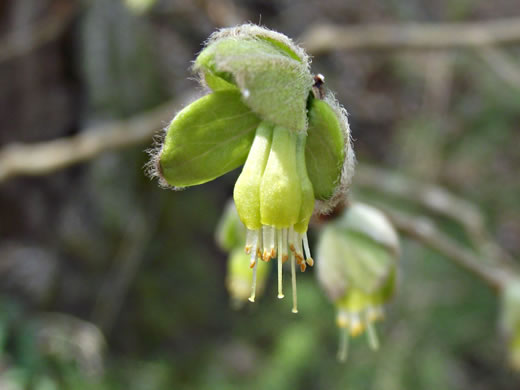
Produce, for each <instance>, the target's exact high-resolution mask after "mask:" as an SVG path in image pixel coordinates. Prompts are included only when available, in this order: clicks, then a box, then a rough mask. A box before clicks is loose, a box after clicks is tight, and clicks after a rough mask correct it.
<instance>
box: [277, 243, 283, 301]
mask: <svg viewBox="0 0 520 390" xmlns="http://www.w3.org/2000/svg"><path fill="white" fill-rule="evenodd" d="M282 245H283V237H282V235H281V234H279V235H278V247H281V246H282ZM282 257H283V255H282V253H281V252H280V253H279V256H278V299H282V298H283V297H284V295H283V284H282Z"/></svg>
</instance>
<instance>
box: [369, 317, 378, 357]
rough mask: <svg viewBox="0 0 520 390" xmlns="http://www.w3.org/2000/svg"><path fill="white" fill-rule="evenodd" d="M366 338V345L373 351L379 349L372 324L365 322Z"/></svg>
mask: <svg viewBox="0 0 520 390" xmlns="http://www.w3.org/2000/svg"><path fill="white" fill-rule="evenodd" d="M367 337H368V345H370V348H372V349H373V350H374V351H375V350H377V349H379V339H378V337H377V332H376V327H375V326H374V323H373V322H370V321H367Z"/></svg>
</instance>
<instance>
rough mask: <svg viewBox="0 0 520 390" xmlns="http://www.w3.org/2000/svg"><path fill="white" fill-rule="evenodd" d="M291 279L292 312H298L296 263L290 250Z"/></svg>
mask: <svg viewBox="0 0 520 390" xmlns="http://www.w3.org/2000/svg"><path fill="white" fill-rule="evenodd" d="M290 257H291V280H292V297H293V307H292V312H293V313H298V293H297V291H296V269H295V268H296V265H295V260H294V253H292V252H291V255H290Z"/></svg>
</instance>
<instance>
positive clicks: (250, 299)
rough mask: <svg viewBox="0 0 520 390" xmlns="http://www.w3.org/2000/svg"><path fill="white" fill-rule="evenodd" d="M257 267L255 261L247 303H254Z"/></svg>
mask: <svg viewBox="0 0 520 390" xmlns="http://www.w3.org/2000/svg"><path fill="white" fill-rule="evenodd" d="M257 267H258V261H255V264H254V267H253V282H252V283H251V296H250V297H249V302H254V301H255V297H256V268H257Z"/></svg>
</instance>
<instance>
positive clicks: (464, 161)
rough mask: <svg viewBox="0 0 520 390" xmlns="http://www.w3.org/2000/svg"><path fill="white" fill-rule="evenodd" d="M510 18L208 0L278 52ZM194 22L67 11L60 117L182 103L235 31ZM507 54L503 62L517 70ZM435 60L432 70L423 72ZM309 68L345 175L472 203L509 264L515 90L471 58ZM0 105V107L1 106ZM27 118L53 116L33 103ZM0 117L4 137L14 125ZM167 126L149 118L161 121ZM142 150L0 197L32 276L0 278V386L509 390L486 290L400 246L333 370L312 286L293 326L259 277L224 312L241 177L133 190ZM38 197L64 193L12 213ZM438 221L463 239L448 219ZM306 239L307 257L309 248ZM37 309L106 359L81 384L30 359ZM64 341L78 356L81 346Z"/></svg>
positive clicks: (514, 8)
mask: <svg viewBox="0 0 520 390" xmlns="http://www.w3.org/2000/svg"><path fill="white" fill-rule="evenodd" d="M24 1H25V2H28V3H30V1H29V0H24ZM24 1H21V2H20V3H23V2H24ZM11 3H12V4H10V6H11V7H15V5H13V4H14V3H16V2H11ZM45 3H46V4H47V5H49V4H51V3H60V2H59V1H56V2H53V1H51V0H48V1H46V2H45ZM128 3H130V2H128ZM512 3H514V2H507V1H497V2H493V6H490V5H489V4H490V3H489V2H486V1H484V0H479V1H473V2H470V1H466V0H457V1H450V2H448V1H438V2H430V1H419V2H413V1H389V2H376V1H366V2H362V3H361V2H344V1H340V0H328V1H311V0H309V1H291V0H283V1H254V0H251V1H214V2H213V1H212V2H211V4H213V7H217V8H218V7H223V8H222V9H223V10H224V11H226V10H228V11H229V10H231V11H233V12H236V13H237V15H238V17H239V19H240V20H238V22H242V21H247V20H252V21H257V20H258V19H259V17H260V15H261V21H262V24H264V25H266V26H267V27H270V28H273V29H275V30H278V31H281V32H284V33H286V34H287V35H289V36H291V37H298V36H299V35H301V34H302V33H303V32H304V31H305V29H306V27H308V26H309V25H310V24H311V23H313V22H318V21H319V22H331V23H336V24H349V23H365V22H404V21H418V22H421V21H469V20H481V19H488V18H498V17H509V16H513V15H515V14H516V15H520V5H511V4H512ZM209 5H210V2H209V1H194V2H191V1H167V0H161V1H157V2H156V3H155V4H153V5H152V6H151V8H148V9H147V10H146V11H143V12H141V13H135V12H134V11H132V9H131V8H128V7H127V6H126V5H125V4H124V3H123V2H122V1H111V2H107V1H102V0H92V1H88V2H87V1H85V2H82V3H81V4H80V3H78V7H80V12H79V13H78V16H77V18H76V20H75V21H74V24H73V26H72V27H71V29H70V30H67V31H66V34H68V35H67V42H68V45H69V46H67V47H68V49H67V50H69V53H72V54H71V57H70V59H71V61H72V62H71V63H70V64H69V66H71V67H72V68H73V72H75V74H76V75H77V79H75V82H76V83H77V85H78V86H80V88H79V89H78V90H77V91H76V92H75V93H76V94H77V95H78V96H77V97H78V99H79V100H80V101H81V104H80V108H79V109H76V111H74V115H75V120H76V121H77V123H78V126H79V128H83V127H85V126H86V124H88V123H95V122H98V121H99V122H101V121H105V120H111V119H120V118H127V117H130V116H132V115H134V114H137V113H139V112H141V111H144V110H147V109H150V108H152V107H154V106H156V105H157V104H159V103H161V102H163V101H165V100H166V99H168V98H172V97H179V96H181V95H182V94H183V93H185V92H186V91H189V90H194V91H197V90H198V88H199V87H198V86H197V84H196V83H195V81H193V80H191V79H189V77H190V76H191V75H190V73H189V66H190V61H191V60H193V59H194V58H195V54H196V53H197V52H198V51H199V50H200V48H201V46H200V44H201V42H203V41H204V39H206V37H207V36H208V35H209V34H210V33H211V32H212V31H213V30H214V29H215V28H216V27H218V24H219V23H220V22H222V20H224V19H226V17H228V18H231V17H232V15H229V14H228V15H227V16H226V15H225V17H222V16H219V15H221V14H219V13H218V12H217V11H216V10H217V8H212V7H211V6H209ZM226 7H227V8H226ZM0 8H1V7H0ZM226 20H229V19H226ZM517 49H518V48H517V47H514V48H511V49H510V50H511V54H512V56H516V58H518V50H517ZM439 56H444V57H443V58H444V60H445V61H447V64H448V65H446V63H443V62H442V61H441V65H435V64H437V63H438V58H439ZM436 66H448V70H447V72H449V76H446V77H447V78H448V79H449V80H448V81H446V80H441V81H440V83H444V84H442V85H443V86H444V87H445V88H447V90H448V92H445V93H444V95H442V94H441V98H436V97H435V96H436V95H435V93H433V95H432V92H431V88H435V86H434V87H432V86H431V84H432V83H435V81H433V82H432V81H431V80H429V76H431V74H432V73H433V74H435V73H436V72H440V70H439V68H438V67H436ZM443 69H444V68H443ZM313 70H314V71H315V72H320V73H323V74H324V75H325V76H326V85H329V86H330V87H331V89H333V90H335V91H337V96H338V99H339V101H340V102H341V103H342V104H344V105H345V107H347V108H348V111H349V113H350V115H351V116H350V119H351V127H352V131H353V137H354V140H355V148H356V152H357V158H358V160H359V161H361V162H368V163H371V164H375V165H378V166H383V167H385V168H390V169H395V170H396V171H398V172H400V173H403V174H406V175H409V176H410V177H413V178H420V179H421V180H424V181H428V182H432V183H437V184H440V185H442V186H444V187H446V188H448V189H450V190H451V191H453V192H455V193H457V194H459V195H461V196H463V197H465V198H468V199H470V200H471V201H473V202H474V203H475V204H477V205H478V206H479V208H480V209H481V210H482V212H483V214H484V215H485V217H486V219H487V221H488V222H489V225H488V228H489V230H490V232H491V234H492V235H493V237H494V238H495V239H496V240H497V242H498V243H499V244H500V245H501V246H502V247H504V248H505V249H507V250H508V251H509V252H510V253H511V254H512V255H513V256H515V257H516V258H518V256H519V255H520V240H518V237H520V203H519V201H518V199H519V194H520V180H518V168H519V167H520V148H519V147H518V145H520V131H519V130H520V129H519V125H518V124H519V123H520V90H519V89H518V88H515V87H514V86H513V85H511V84H510V83H507V82H504V80H503V79H502V78H500V77H498V76H497V74H496V73H495V72H494V71H493V70H492V69H490V68H489V67H488V66H487V65H486V64H485V63H484V62H482V61H481V60H479V59H478V56H476V55H475V54H474V53H472V52H469V51H455V52H449V53H446V52H438V53H422V52H421V53H394V52H384V53H382V52H381V53H380V52H363V51H362V52H331V53H329V54H326V55H320V56H317V57H315V58H314V59H313ZM444 70H445V69H444ZM8 72H12V68H10V67H7V66H2V65H0V75H2V77H3V79H6V77H8V76H7V75H8V74H12V73H8ZM0 93H3V94H4V95H5V96H7V97H9V92H5V91H4V92H0ZM44 96H45V95H44ZM432 96H433V97H432ZM436 99H437V100H436ZM38 104H42V105H45V104H52V102H46V101H45V98H44V97H43V98H40V100H38ZM173 114H174V113H173V112H172V116H173ZM2 115H5V118H2V133H3V132H4V128H6V127H5V126H4V125H5V123H8V122H9V121H10V120H12V118H10V117H9V115H15V113H11V114H9V113H5V112H4V113H3V114H2ZM169 119H170V118H164V121H165V124H167V122H168V121H169ZM41 126H42V125H41V124H40V127H41ZM43 126H45V124H43ZM48 126H52V122H49V124H48ZM6 132H7V131H6ZM37 132H38V127H37V126H35V128H34V133H37ZM61 135H65V134H64V133H63V134H61ZM5 139H6V138H5V137H3V138H2V139H1V140H2V142H4V141H5ZM146 147H147V146H137V147H134V148H131V149H129V150H125V151H123V152H112V153H107V154H104V155H102V156H100V157H99V158H96V159H94V160H92V161H90V162H89V163H86V164H83V165H82V166H80V167H73V168H69V169H67V170H66V171H65V172H58V173H55V174H52V175H49V176H48V177H46V178H40V179H31V178H20V179H14V180H12V181H11V182H8V183H6V184H5V185H4V184H0V195H1V196H0V211H1V215H2V218H1V219H0V244H1V245H0V257H1V258H2V259H4V263H5V264H10V265H9V267H16V266H17V267H22V266H23V267H26V268H24V269H26V270H31V269H34V270H33V271H31V272H29V273H28V274H24V275H29V276H24V277H21V276H20V275H21V273H20V272H15V271H11V270H10V269H9V267H8V266H7V265H6V266H3V267H0V278H1V284H0V285H1V286H2V294H1V296H0V298H1V299H0V346H1V348H2V357H1V358H0V389H26V388H27V389H29V388H30V389H37V390H51V389H78V390H82V389H85V390H86V389H96V390H97V389H100V390H104V389H107V390H108V389H110V390H112V389H114V390H115V389H121V390H122V389H125V390H126V389H128V390H134V389H135V390H144V389H212V390H218V389H222V390H224V389H226V390H229V389H242V388H248V389H295V388H305V389H342V388H348V389H378V390H392V389H396V390H398V389H399V390H400V389H494V390H499V389H504V390H505V389H511V390H512V389H517V388H519V387H520V379H519V377H518V375H516V374H514V373H513V372H512V371H511V369H509V368H508V365H507V358H506V355H507V351H506V346H505V344H504V342H503V339H502V338H501V337H500V332H499V327H498V316H499V311H500V307H499V305H498V301H497V299H496V296H495V295H494V294H493V292H492V291H490V290H488V288H487V287H486V286H485V285H484V284H483V283H482V282H481V281H480V280H478V279H476V278H475V277H473V276H472V275H469V274H467V273H466V272H465V271H463V270H461V269H459V268H457V267H456V266H454V265H453V264H452V263H451V262H450V261H449V260H447V259H445V258H444V257H442V256H441V255H439V254H436V253H433V252H431V251H429V250H426V249H424V248H423V247H422V246H420V245H419V244H417V243H416V242H413V241H409V240H407V239H403V240H402V244H403V254H402V259H401V264H400V269H399V288H398V293H397V296H396V297H395V299H394V301H393V302H392V303H391V305H390V306H389V307H388V310H387V314H388V315H387V318H386V320H385V321H384V323H382V325H381V326H380V327H379V329H378V330H379V333H380V336H381V341H382V346H381V349H380V351H378V352H375V353H374V352H372V351H370V350H369V348H368V345H367V342H366V340H364V339H363V338H362V337H361V338H360V339H359V340H356V341H355V342H354V343H352V345H351V349H350V351H349V359H348V361H347V363H346V364H340V363H338V362H337V361H336V358H335V353H336V348H337V329H336V327H335V323H334V308H333V307H332V305H331V304H330V303H329V302H328V301H327V299H326V298H325V296H324V294H323V292H322V291H321V290H320V289H319V287H318V286H317V283H316V280H315V275H314V274H313V270H312V269H311V270H308V271H307V272H306V273H305V274H302V275H298V278H299V282H298V283H299V284H298V291H299V302H300V314H299V315H297V316H295V315H293V314H291V312H290V304H291V303H290V300H288V299H285V300H283V301H280V300H278V299H276V293H275V288H274V284H273V278H271V279H272V280H271V283H270V285H269V286H268V287H267V289H266V293H265V295H264V296H263V297H262V298H261V299H259V300H258V302H257V303H255V304H254V305H247V306H246V307H245V308H244V309H243V310H241V311H235V310H233V309H231V307H230V305H229V298H228V296H227V293H226V291H225V283H224V282H225V261H226V254H225V253H222V252H221V251H220V250H219V249H217V247H216V244H215V242H214V229H215V226H216V224H217V221H218V218H219V216H220V213H221V212H222V211H223V208H224V205H225V203H226V201H227V199H228V198H229V197H230V196H231V194H232V189H233V184H234V182H235V180H236V178H237V176H238V173H239V172H238V171H234V172H232V173H230V174H228V175H226V176H224V177H223V178H221V179H219V180H218V181H216V182H211V183H208V184H205V185H203V186H200V187H194V188H191V189H189V190H186V191H182V192H172V191H166V190H163V189H160V188H158V186H157V185H156V183H153V182H150V181H149V179H148V178H146V177H145V175H144V173H143V166H144V164H145V163H146V160H147V156H146V154H145V153H144V152H143V149H145V148H146ZM57 182H58V183H65V184H64V186H62V187H59V186H56V185H55V183H57ZM60 185H61V184H60ZM52 186H56V188H58V190H57V191H58V192H59V193H60V195H59V196H57V195H49V196H48V197H43V198H42V199H43V200H41V201H39V203H35V202H36V201H35V200H34V199H33V200H31V199H30V198H27V197H25V196H24V197H19V196H18V195H19V194H21V193H23V194H26V193H31V194H40V195H41V194H48V193H47V192H45V191H47V189H48V188H49V187H52ZM60 188H61V190H60ZM2 192H3V193H2ZM40 195H38V196H40ZM34 196H37V195H34ZM42 196H43V195H42ZM352 196H353V198H355V199H360V200H363V201H366V202H373V203H381V202H383V203H385V204H392V205H396V204H397V205H399V206H400V207H401V208H404V209H406V210H408V211H410V212H413V213H417V214H419V213H420V212H421V211H419V210H417V209H416V207H415V206H413V205H410V204H408V203H407V202H405V201H403V200H400V199H393V198H389V197H385V196H381V195H380V194H377V193H375V192H374V191H373V190H371V189H370V188H364V187H362V186H356V181H355V180H354V187H353V190H352ZM31 202H33V203H31ZM35 204H36V206H35ZM23 207H26V208H29V207H35V208H36V209H37V210H40V211H41V210H47V211H46V212H45V213H44V215H45V216H46V217H45V218H44V222H42V224H41V225H38V227H37V228H34V229H32V230H31V229H28V228H25V227H23V226H25V224H27V223H28V222H26V221H25V220H23V218H28V217H27V215H25V214H23V215H25V217H23V218H22V217H19V215H18V214H17V212H15V211H12V210H13V209H15V210H18V208H23ZM49 210H58V211H53V212H52V213H51V211H49ZM34 213H36V211H34ZM53 213H54V214H53ZM20 215H22V214H20ZM22 220H23V222H21V221H22ZM438 222H439V223H440V226H441V227H442V228H443V229H445V230H446V231H448V232H450V234H451V235H452V237H454V238H458V239H460V240H462V241H463V240H464V238H463V237H462V235H461V232H460V230H459V229H457V227H455V226H453V224H451V223H450V222H449V221H446V220H442V219H439V220H438ZM18 224H19V225H18ZM310 239H311V243H313V242H315V239H316V235H315V233H312V232H311V236H310ZM25 247H30V248H38V250H39V251H40V252H42V253H45V254H46V255H45V256H47V257H48V258H50V259H52V261H50V262H49V264H53V267H56V268H53V273H52V275H53V276H52V278H51V281H50V282H48V283H47V284H45V288H41V289H32V288H31V286H33V285H38V284H37V282H38V280H39V278H41V275H42V271H41V270H42V269H43V270H45V269H44V268H45V264H47V263H45V262H44V261H43V260H42V261H36V262H34V261H33V262H32V263H30V262H29V263H25V261H26V260H27V259H29V258H34V259H43V258H44V257H45V256H43V255H41V256H39V255H38V256H37V255H36V254H35V255H34V256H29V255H27V256H21V257H19V258H20V260H19V261H17V262H13V261H11V260H9V259H11V257H12V256H14V255H13V253H19V252H16V250H18V249H16V248H25ZM13 248H15V249H16V250H15V249H13ZM24 253H25V252H24ZM38 253H39V252H38ZM42 256H43V257H42ZM47 257H45V258H47ZM17 259H18V258H17ZM8 260H9V261H8ZM27 261H28V260H27ZM13 264H14V265H13ZM31 264H32V265H31ZM30 267H33V268H30ZM34 267H35V268H34ZM38 267H40V268H38ZM41 267H43V268H41ZM273 271H274V269H273ZM126 273H128V275H127V274H126ZM122 274H125V275H127V276H128V277H127V278H126V279H124V277H123V279H124V280H126V285H125V286H126V287H124V288H123V289H122V291H123V294H122V296H121V297H120V298H119V299H118V298H114V294H116V293H119V291H120V290H119V288H120V285H119V284H118V283H119V281H120V280H121V278H122V277H121V275H122ZM16 278H19V281H17V279H16ZM116 290H117V292H116ZM35 291H36V292H35ZM49 312H52V313H55V312H60V313H66V314H67V315H68V316H70V317H71V318H78V319H82V320H84V321H87V322H89V323H93V324H95V325H96V326H98V327H100V328H101V329H102V330H104V336H105V339H106V345H104V346H103V344H102V343H101V344H99V345H97V344H96V345H97V347H98V348H99V349H100V350H102V352H103V357H104V358H103V365H102V367H103V369H102V370H94V371H92V372H90V371H89V370H86V369H85V367H86V366H85V364H87V366H88V362H87V363H85V362H83V363H84V364H82V363H81V359H82V358H81V357H82V356H85V353H84V351H83V352H82V351H81V350H79V352H78V349H77V348H73V347H71V348H65V349H64V350H61V351H58V352H56V351H53V350H49V349H46V348H44V347H42V341H41V340H42V337H43V336H42V333H41V329H42V328H41V323H42V322H41V318H42V316H44V314H45V313H49ZM51 324H52V322H51ZM50 326H51V327H52V326H53V325H50ZM59 334H60V335H63V337H65V338H66V337H68V336H67V334H68V333H67V332H61V331H60V332H59ZM43 338H44V337H43ZM70 341H71V343H70V345H74V344H75V342H76V341H78V338H77V334H76V336H74V337H71V340H70ZM87 344H88V343H87ZM67 345H68V344H67ZM89 345H90V344H89ZM92 345H94V344H92ZM87 360H88V359H87Z"/></svg>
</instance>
